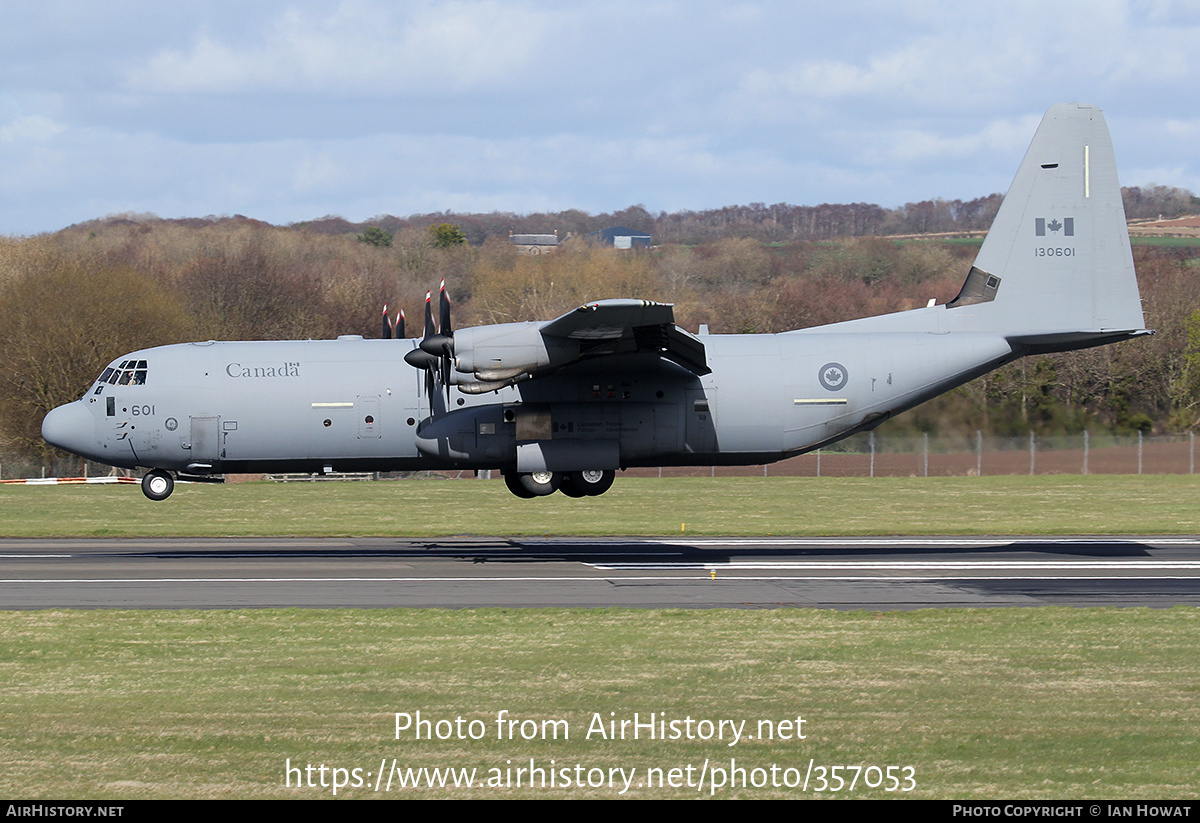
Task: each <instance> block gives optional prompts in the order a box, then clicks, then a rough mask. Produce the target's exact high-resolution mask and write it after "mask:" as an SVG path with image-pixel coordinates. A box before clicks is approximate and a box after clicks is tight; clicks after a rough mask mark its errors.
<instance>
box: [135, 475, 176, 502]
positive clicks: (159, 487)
mask: <svg viewBox="0 0 1200 823" xmlns="http://www.w3.org/2000/svg"><path fill="white" fill-rule="evenodd" d="M173 491H175V478H173V477H171V473H170V472H166V471H163V470H162V469H151V470H150V471H148V472H146V474H145V476H144V477H142V494H144V495H146V496H147V497H149V498H150V499H151V500H166V499H167V498H168V497H170V496H171V492H173Z"/></svg>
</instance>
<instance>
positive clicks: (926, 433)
mask: <svg viewBox="0 0 1200 823" xmlns="http://www.w3.org/2000/svg"><path fill="white" fill-rule="evenodd" d="M925 476H926V477H928V476H929V432H925Z"/></svg>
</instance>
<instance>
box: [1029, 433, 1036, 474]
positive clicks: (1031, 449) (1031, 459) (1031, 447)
mask: <svg viewBox="0 0 1200 823" xmlns="http://www.w3.org/2000/svg"><path fill="white" fill-rule="evenodd" d="M1036 448H1037V447H1036V446H1034V444H1033V432H1030V433H1029V474H1030V475H1031V476H1032V475H1033V464H1034V453H1035V452H1034V450H1035V449H1036Z"/></svg>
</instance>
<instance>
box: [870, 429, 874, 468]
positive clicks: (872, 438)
mask: <svg viewBox="0 0 1200 823" xmlns="http://www.w3.org/2000/svg"><path fill="white" fill-rule="evenodd" d="M870 440H871V476H872V477H874V476H875V430H874V429H872V430H871V437H870Z"/></svg>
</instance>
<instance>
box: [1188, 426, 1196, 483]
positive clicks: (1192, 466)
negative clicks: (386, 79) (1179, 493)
mask: <svg viewBox="0 0 1200 823" xmlns="http://www.w3.org/2000/svg"><path fill="white" fill-rule="evenodd" d="M1195 473H1196V433H1195V432H1188V474H1195Z"/></svg>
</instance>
